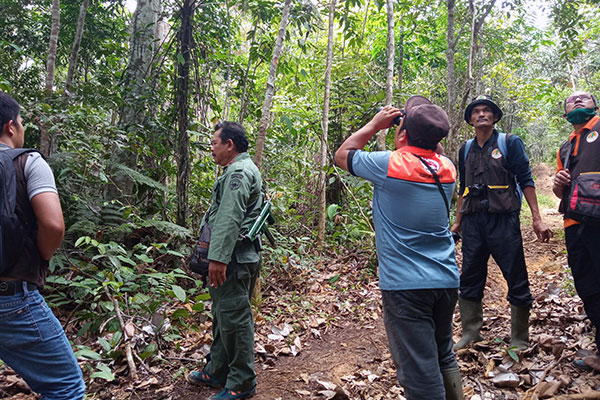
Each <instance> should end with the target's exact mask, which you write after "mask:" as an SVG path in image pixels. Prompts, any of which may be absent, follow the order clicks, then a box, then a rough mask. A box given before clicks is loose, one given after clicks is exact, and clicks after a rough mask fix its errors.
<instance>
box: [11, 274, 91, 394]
mask: <svg viewBox="0 0 600 400" xmlns="http://www.w3.org/2000/svg"><path fill="white" fill-rule="evenodd" d="M23 290H24V291H23V292H22V293H17V294H15V295H14V296H0V359H2V361H4V362H5V363H6V364H7V365H8V366H9V367H11V368H12V369H14V370H15V372H16V373H18V374H19V375H20V376H21V377H22V378H23V379H24V380H25V382H27V384H28V385H29V387H30V388H31V390H33V391H34V392H36V393H40V394H41V395H42V399H43V400H80V399H82V398H83V395H84V393H85V383H84V382H83V374H82V373H81V368H79V364H78V363H77V359H76V358H75V354H73V349H72V348H71V345H70V344H69V341H68V340H67V336H66V335H65V332H64V330H63V329H62V326H61V325H60V323H59V322H58V319H56V317H55V316H54V314H52V311H50V308H49V307H48V305H47V304H46V301H45V300H44V298H43V297H42V295H40V293H39V292H38V291H37V290H34V291H29V290H27V287H26V285H25V284H24V287H23Z"/></svg>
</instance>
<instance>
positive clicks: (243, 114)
mask: <svg viewBox="0 0 600 400" xmlns="http://www.w3.org/2000/svg"><path fill="white" fill-rule="evenodd" d="M257 29H258V17H257V18H256V20H255V21H254V27H253V29H252V41H251V42H250V49H252V46H253V45H254V42H255V41H256V30H257ZM251 66H252V57H250V52H248V64H247V65H246V71H244V89H243V90H242V98H241V99H240V115H239V116H238V122H239V123H240V124H243V123H244V118H245V117H246V108H247V99H246V93H247V91H248V74H249V73H250V67H251Z"/></svg>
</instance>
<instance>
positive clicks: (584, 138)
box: [558, 120, 600, 221]
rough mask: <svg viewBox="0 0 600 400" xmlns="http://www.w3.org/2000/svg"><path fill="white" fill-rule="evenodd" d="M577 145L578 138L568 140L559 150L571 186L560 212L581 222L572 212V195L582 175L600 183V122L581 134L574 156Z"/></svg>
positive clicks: (566, 189) (561, 204) (565, 194)
mask: <svg viewBox="0 0 600 400" xmlns="http://www.w3.org/2000/svg"><path fill="white" fill-rule="evenodd" d="M576 145H577V137H574V138H573V141H569V140H567V141H566V142H565V143H563V144H562V146H560V149H559V153H558V156H559V158H560V161H561V162H562V164H563V168H564V167H566V169H568V170H569V173H570V175H571V184H570V185H569V186H568V187H567V188H565V192H564V193H563V197H562V199H561V201H560V205H559V207H558V210H559V211H560V212H561V213H563V214H565V218H572V219H574V220H577V221H580V220H581V218H579V217H578V216H577V215H576V214H573V213H572V212H571V211H570V208H571V207H570V206H569V205H570V202H571V200H572V199H571V193H572V192H573V189H574V188H573V185H574V184H575V182H576V181H577V180H578V178H579V176H580V175H582V174H584V175H585V176H586V178H589V179H592V180H594V181H596V182H598V183H600V120H599V121H598V122H596V124H595V125H594V126H593V128H592V129H591V130H588V131H584V132H581V134H580V138H579V147H578V149H577V155H573V151H574V149H575V146H576ZM569 151H570V152H571V155H570V156H569V164H568V165H565V164H566V159H567V154H568V152H569Z"/></svg>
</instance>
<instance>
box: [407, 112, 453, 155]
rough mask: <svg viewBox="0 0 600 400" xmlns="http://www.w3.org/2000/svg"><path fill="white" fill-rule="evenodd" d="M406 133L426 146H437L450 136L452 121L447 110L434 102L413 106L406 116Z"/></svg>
mask: <svg viewBox="0 0 600 400" xmlns="http://www.w3.org/2000/svg"><path fill="white" fill-rule="evenodd" d="M404 123H405V128H406V134H407V135H408V137H409V138H410V139H411V141H413V142H415V143H416V144H419V145H422V146H423V147H425V148H428V147H435V145H436V144H437V143H439V141H440V140H442V139H443V138H445V137H446V136H448V131H449V130H450V122H448V115H447V114H446V111H444V110H442V108H441V107H438V106H436V105H433V104H420V105H418V106H414V107H411V108H410V109H409V110H408V112H407V113H406V118H405V121H404Z"/></svg>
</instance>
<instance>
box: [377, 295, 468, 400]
mask: <svg viewBox="0 0 600 400" xmlns="http://www.w3.org/2000/svg"><path fill="white" fill-rule="evenodd" d="M381 297H382V300H383V321H384V324H385V330H386V332H387V336H388V342H389V345H390V352H391V353H392V359H393V360H394V364H395V365H396V370H397V371H396V375H397V377H398V382H399V383H400V385H402V387H403V388H404V393H405V395H406V398H407V399H408V400H423V399H428V400H445V399H446V394H445V393H446V392H445V390H444V383H443V378H442V371H445V370H448V369H452V368H456V367H458V363H457V362H456V359H455V358H454V352H453V351H452V344H453V343H452V314H453V312H454V307H455V306H456V300H457V298H458V289H419V290H382V291H381Z"/></svg>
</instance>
